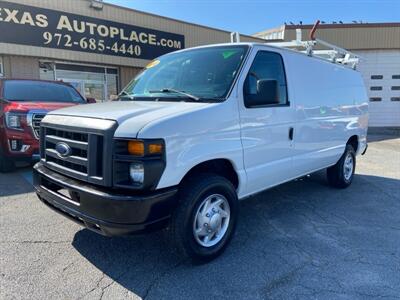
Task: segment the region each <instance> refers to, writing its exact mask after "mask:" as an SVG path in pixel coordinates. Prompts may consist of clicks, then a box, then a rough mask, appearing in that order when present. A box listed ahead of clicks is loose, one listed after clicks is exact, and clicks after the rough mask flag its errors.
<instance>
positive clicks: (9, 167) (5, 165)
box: [0, 149, 15, 173]
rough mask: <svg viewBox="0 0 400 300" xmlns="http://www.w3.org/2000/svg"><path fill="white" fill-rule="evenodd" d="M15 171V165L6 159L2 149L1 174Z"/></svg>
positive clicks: (0, 156) (0, 153) (0, 154)
mask: <svg viewBox="0 0 400 300" xmlns="http://www.w3.org/2000/svg"><path fill="white" fill-rule="evenodd" d="M14 169H15V163H14V161H13V160H11V159H10V158H8V157H5V156H4V155H3V153H2V152H1V149H0V172H1V173H6V172H11V171H13V170H14Z"/></svg>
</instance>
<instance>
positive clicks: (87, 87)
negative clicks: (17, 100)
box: [39, 61, 119, 102]
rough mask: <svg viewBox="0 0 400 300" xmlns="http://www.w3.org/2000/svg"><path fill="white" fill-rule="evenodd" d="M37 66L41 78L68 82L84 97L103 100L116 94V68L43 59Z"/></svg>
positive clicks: (98, 100) (109, 98)
mask: <svg viewBox="0 0 400 300" xmlns="http://www.w3.org/2000/svg"><path fill="white" fill-rule="evenodd" d="M39 66H40V78H41V79H47V80H62V81H64V82H68V83H70V84H71V85H73V86H74V87H75V88H76V89H77V90H78V91H79V92H80V93H81V94H82V96H84V97H86V98H94V99H96V101H97V102H103V101H109V100H111V99H113V98H115V97H116V96H117V95H118V78H119V76H118V69H117V68H109V67H101V66H90V65H80V64H79V65H78V64H70V63H53V62H45V61H42V62H40V64H39Z"/></svg>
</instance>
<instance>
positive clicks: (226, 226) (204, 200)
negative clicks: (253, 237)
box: [171, 174, 238, 262]
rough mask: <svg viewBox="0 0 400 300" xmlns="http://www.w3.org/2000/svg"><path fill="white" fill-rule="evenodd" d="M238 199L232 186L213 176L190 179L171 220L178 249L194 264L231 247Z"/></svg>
mask: <svg viewBox="0 0 400 300" xmlns="http://www.w3.org/2000/svg"><path fill="white" fill-rule="evenodd" d="M237 216H238V199H237V195H236V190H235V188H234V187H233V185H232V183H231V182H230V181H228V180H227V179H225V178H224V177H221V176H217V175H214V174H200V175H197V176H195V177H193V178H191V179H189V180H187V181H186V182H185V183H184V184H183V186H182V189H181V191H180V202H179V204H178V207H177V209H176V211H175V214H174V215H173V218H172V224H171V229H172V230H171V233H172V238H173V242H174V245H175V247H176V248H177V250H178V251H179V252H181V253H184V254H185V255H186V256H189V257H190V258H191V259H193V260H194V261H198V262H202V261H209V260H211V259H213V258H215V257H217V256H218V255H220V254H221V253H222V252H223V251H224V249H225V247H226V246H227V245H228V243H229V241H230V239H231V237H232V235H233V233H234V231H235V227H236V221H237Z"/></svg>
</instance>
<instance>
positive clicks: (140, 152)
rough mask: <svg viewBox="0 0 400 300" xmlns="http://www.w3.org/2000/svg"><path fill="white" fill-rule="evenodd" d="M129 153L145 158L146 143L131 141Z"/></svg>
mask: <svg viewBox="0 0 400 300" xmlns="http://www.w3.org/2000/svg"><path fill="white" fill-rule="evenodd" d="M128 153H129V154H132V155H135V156H144V143H143V142H142V141H129V142H128Z"/></svg>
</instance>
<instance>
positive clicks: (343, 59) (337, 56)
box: [231, 20, 362, 70]
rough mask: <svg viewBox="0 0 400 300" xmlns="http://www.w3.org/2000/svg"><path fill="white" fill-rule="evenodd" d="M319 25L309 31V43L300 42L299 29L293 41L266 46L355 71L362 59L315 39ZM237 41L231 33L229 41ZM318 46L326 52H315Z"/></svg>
mask: <svg viewBox="0 0 400 300" xmlns="http://www.w3.org/2000/svg"><path fill="white" fill-rule="evenodd" d="M319 23H320V21H319V20H317V22H316V23H315V24H314V26H313V28H312V29H311V31H310V35H309V38H310V40H309V41H303V40H302V33H301V29H300V28H297V29H296V39H295V40H292V41H290V42H271V43H266V44H267V45H271V46H275V47H282V48H288V49H293V50H297V51H299V52H302V53H305V54H307V55H308V56H315V57H319V58H322V59H324V60H327V61H330V62H332V63H337V64H341V65H345V66H350V67H351V68H352V69H354V70H355V69H356V67H357V64H358V63H359V61H360V60H362V58H361V57H360V56H359V55H357V54H355V53H352V52H350V51H348V50H346V49H343V48H341V47H338V46H336V45H333V44H330V43H328V42H325V41H323V40H320V39H317V38H316V37H315V32H316V30H317V27H318V25H319ZM235 38H236V39H235ZM235 40H236V41H235ZM237 40H238V38H237V35H235V33H232V34H231V41H232V42H237ZM318 44H319V45H321V46H323V48H327V49H326V50H315V49H314V48H315V47H316V46H317V45H318ZM302 49H304V50H302Z"/></svg>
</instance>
